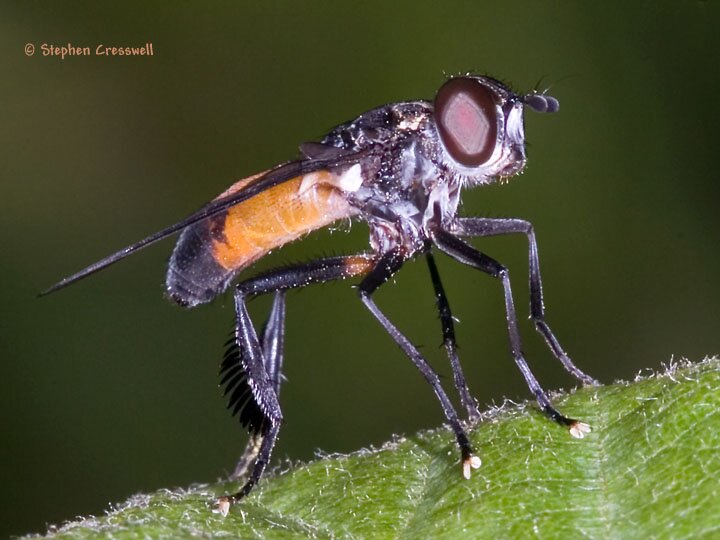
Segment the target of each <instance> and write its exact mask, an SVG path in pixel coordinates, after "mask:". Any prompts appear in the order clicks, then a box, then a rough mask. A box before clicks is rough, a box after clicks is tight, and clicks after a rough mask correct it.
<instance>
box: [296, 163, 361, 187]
mask: <svg viewBox="0 0 720 540" xmlns="http://www.w3.org/2000/svg"><path fill="white" fill-rule="evenodd" d="M329 176H330V178H328V173H327V172H323V171H318V172H312V173H308V174H306V175H305V176H304V177H303V179H302V182H301V183H300V188H299V189H298V192H299V193H300V194H303V193H305V192H306V191H307V190H309V189H312V188H313V187H314V186H316V185H318V184H323V183H324V184H329V185H331V186H335V187H336V188H338V189H339V190H340V191H344V192H346V193H355V192H356V191H357V190H358V189H360V186H362V183H363V178H362V167H361V166H360V164H359V163H356V164H355V165H353V166H352V167H350V168H349V169H348V170H347V171H345V172H344V173H342V174H331V175H329Z"/></svg>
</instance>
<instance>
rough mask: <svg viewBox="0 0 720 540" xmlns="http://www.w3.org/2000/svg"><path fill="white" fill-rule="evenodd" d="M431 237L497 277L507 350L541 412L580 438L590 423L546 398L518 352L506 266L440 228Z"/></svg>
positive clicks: (458, 258) (450, 252)
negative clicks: (573, 415) (503, 299)
mask: <svg viewBox="0 0 720 540" xmlns="http://www.w3.org/2000/svg"><path fill="white" fill-rule="evenodd" d="M433 241H434V242H435V245H436V246H437V247H438V248H439V249H440V250H441V251H443V252H445V253H447V254H448V255H449V256H450V257H452V258H453V259H455V260H456V261H458V262H461V263H463V264H467V265H468V266H471V267H473V268H476V269H477V270H480V271H481V272H485V273H486V274H489V275H491V276H492V277H495V278H498V279H499V280H500V282H501V283H502V286H503V292H504V296H505V315H506V319H507V326H508V336H509V338H510V351H511V352H512V355H513V358H514V360H515V363H516V364H517V366H518V368H519V369H520V372H521V373H522V375H523V377H524V378H525V382H527V385H528V387H529V388H530V391H531V392H532V393H533V395H534V396H535V399H537V401H538V404H539V405H540V408H541V409H542V410H543V412H544V413H545V414H547V415H548V416H549V417H550V418H551V419H552V420H554V421H555V422H557V423H558V424H561V425H563V426H566V427H568V428H569V430H570V434H571V435H572V436H573V437H575V438H578V439H582V438H583V437H584V436H585V434H586V433H588V432H589V431H590V426H588V425H587V424H585V423H583V422H579V421H578V420H575V419H572V418H568V417H566V416H564V415H562V414H561V413H560V412H559V411H558V410H557V409H555V407H553V405H552V403H551V402H550V398H549V397H548V396H547V394H546V393H545V391H544V390H543V389H542V387H541V386H540V383H539V382H538V380H537V379H536V378H535V375H534V374H533V372H532V371H531V370H530V366H528V363H527V361H526V360H525V357H524V355H523V352H522V344H521V340H520V331H519V329H518V323H517V315H516V314H515V302H514V301H513V297H512V289H511V287H510V274H509V272H508V270H507V268H505V267H504V266H503V265H501V264H500V263H499V262H497V261H496V260H495V259H493V258H491V257H488V256H487V255H485V254H484V253H481V252H479V251H478V250H476V249H475V248H474V247H472V246H470V245H468V244H466V243H465V242H463V241H462V240H461V239H459V238H456V237H455V236H453V235H452V234H450V233H448V232H446V231H444V230H442V229H440V230H436V231H434V232H433Z"/></svg>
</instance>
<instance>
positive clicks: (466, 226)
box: [449, 217, 600, 385]
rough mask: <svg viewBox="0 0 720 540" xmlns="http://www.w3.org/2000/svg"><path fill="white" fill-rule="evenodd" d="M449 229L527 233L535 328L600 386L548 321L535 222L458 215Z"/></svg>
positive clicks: (574, 370)
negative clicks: (584, 369) (566, 349)
mask: <svg viewBox="0 0 720 540" xmlns="http://www.w3.org/2000/svg"><path fill="white" fill-rule="evenodd" d="M449 232H451V233H453V234H457V235H458V236H476V237H484V236H499V235H503V234H516V233H520V234H524V235H525V236H526V237H527V239H528V251H529V255H528V257H529V266H530V316H531V317H532V319H533V321H534V323H535V329H536V330H537V331H538V332H539V333H540V334H541V335H542V336H543V338H545V342H546V343H547V344H548V347H550V350H551V351H552V352H553V354H554V355H555V358H557V359H558V360H560V363H561V364H562V365H563V367H564V368H565V369H566V370H567V371H568V372H569V373H570V374H571V375H573V376H574V377H575V378H576V379H578V380H580V381H582V382H583V384H589V385H598V384H600V383H599V382H598V381H597V380H596V379H594V378H593V377H591V376H590V375H588V374H587V373H585V372H584V371H582V370H581V369H580V368H578V367H577V366H576V365H575V364H574V363H573V361H572V360H571V359H570V357H569V356H568V354H567V353H566V352H565V350H564V349H563V348H562V346H561V345H560V342H559V341H558V339H557V338H556V337H555V334H554V333H553V331H552V330H551V329H550V326H549V325H548V323H547V322H546V321H545V305H544V302H543V291H542V278H541V277H540V259H539V257H538V246H537V240H536V239H535V230H534V229H533V226H532V223H530V222H529V221H525V220H524V219H503V218H500V219H496V218H474V217H472V218H458V219H456V220H455V221H454V222H453V223H452V224H451V226H450V228H449Z"/></svg>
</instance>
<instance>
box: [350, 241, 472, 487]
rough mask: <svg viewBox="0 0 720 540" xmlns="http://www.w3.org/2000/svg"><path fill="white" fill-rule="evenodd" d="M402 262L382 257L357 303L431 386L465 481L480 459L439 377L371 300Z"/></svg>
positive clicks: (394, 255) (394, 254)
mask: <svg viewBox="0 0 720 540" xmlns="http://www.w3.org/2000/svg"><path fill="white" fill-rule="evenodd" d="M405 260H406V256H405V255H404V254H403V253H401V252H400V251H399V250H397V251H389V252H387V253H386V254H385V255H383V256H382V257H381V258H380V260H379V261H378V262H377V264H376V265H375V267H374V268H373V269H372V270H371V271H370V272H369V273H368V275H367V276H366V277H365V278H364V279H363V280H362V282H361V283H360V285H359V287H358V292H359V294H360V300H361V301H362V303H363V304H365V307H367V308H368V309H369V310H370V313H372V314H373V316H374V317H375V318H376V319H377V320H378V322H379V323H380V324H381V325H382V327H383V328H384V329H385V331H386V332H387V333H388V334H390V337H392V338H393V340H394V341H395V343H397V344H398V346H399V347H400V348H401V349H402V351H403V352H404V353H405V354H406V355H407V356H408V357H409V358H410V360H412V362H413V364H415V367H417V368H418V370H420V373H422V375H423V377H425V379H426V380H427V382H428V383H430V386H432V388H433V390H434V391H435V395H436V396H437V398H438V400H439V401H440V405H441V406H442V409H443V412H444V413H445V418H447V421H448V422H449V424H450V427H451V428H452V430H453V432H454V433H455V438H456V439H457V442H458V445H459V446H460V454H461V456H462V469H463V476H465V478H470V472H471V470H472V469H477V468H478V467H479V466H480V458H478V457H477V456H474V455H473V451H472V447H471V446H470V441H469V440H468V437H467V434H466V433H465V430H464V429H463V427H462V425H461V424H460V419H459V417H458V414H457V412H455V409H454V407H453V405H452V403H451V402H450V399H449V398H448V396H447V394H446V393H445V390H443V387H442V386H441V385H440V377H438V374H437V373H436V372H435V370H433V368H432V366H430V364H428V362H427V360H425V358H423V356H422V355H421V354H420V352H419V351H418V350H417V348H416V347H415V346H414V345H413V344H412V343H410V341H409V340H408V339H407V338H406V337H405V336H404V335H403V334H402V333H401V332H400V330H398V329H397V327H395V325H394V324H393V323H392V322H390V320H389V319H388V318H387V317H386V316H385V314H384V313H383V312H382V311H380V308H378V307H377V304H375V301H374V300H373V299H372V298H371V295H372V294H373V292H375V290H376V289H377V288H378V287H379V286H380V285H382V284H383V283H385V282H386V281H387V280H388V279H390V277H392V275H393V274H395V272H397V271H398V270H399V269H400V267H401V266H402V264H403V263H404V262H405Z"/></svg>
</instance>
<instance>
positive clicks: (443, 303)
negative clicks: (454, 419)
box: [425, 250, 480, 420]
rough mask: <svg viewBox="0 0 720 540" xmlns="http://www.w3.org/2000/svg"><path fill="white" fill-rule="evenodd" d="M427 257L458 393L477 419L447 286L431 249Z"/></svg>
mask: <svg viewBox="0 0 720 540" xmlns="http://www.w3.org/2000/svg"><path fill="white" fill-rule="evenodd" d="M425 258H426V260H427V264H428V269H429V270H430V279H431V280H432V284H433V288H434V289H435V299H436V301H437V308H438V313H439V314H440V325H441V326H442V334H443V345H444V346H445V351H446V352H447V355H448V358H449V359H450V366H451V367H452V371H453V379H454V381H455V388H457V391H458V394H459V395H460V402H461V403H462V405H463V407H465V410H466V411H467V414H468V418H469V419H470V420H475V419H477V418H479V417H480V411H479V410H478V404H477V401H476V400H475V398H473V397H472V395H471V394H470V390H469V389H468V386H467V382H466V381H465V375H464V374H463V370H462V367H461V366H460V360H459V359H458V355H457V342H456V341H455V325H454V324H453V316H452V312H451V311H450V304H449V302H448V299H447V296H445V288H444V287H443V284H442V281H440V274H439V272H438V269H437V265H436V264H435V258H434V257H433V255H432V253H431V252H430V251H429V250H428V251H426V252H425Z"/></svg>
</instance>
